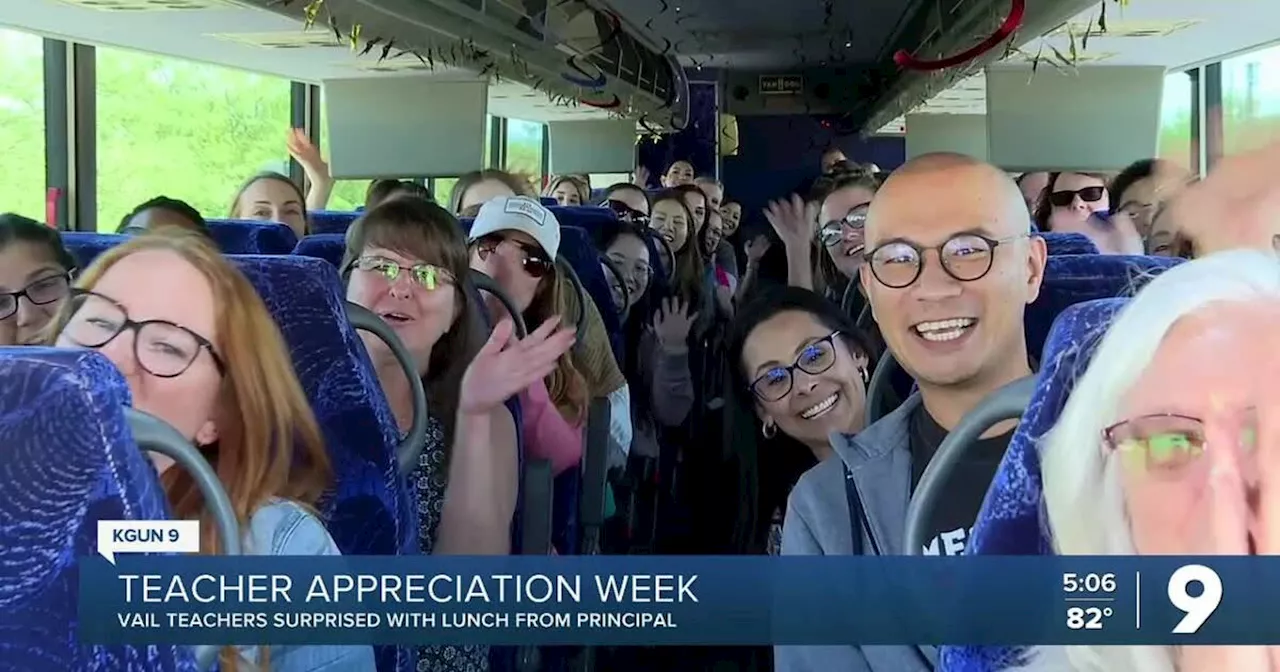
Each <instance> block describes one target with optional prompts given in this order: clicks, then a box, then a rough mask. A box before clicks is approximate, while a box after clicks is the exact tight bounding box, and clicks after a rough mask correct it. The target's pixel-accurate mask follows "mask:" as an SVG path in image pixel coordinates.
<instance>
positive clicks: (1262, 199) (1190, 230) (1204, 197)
mask: <svg viewBox="0 0 1280 672" xmlns="http://www.w3.org/2000/svg"><path fill="white" fill-rule="evenodd" d="M1277 172H1280V142H1276V143H1273V144H1271V145H1268V146H1267V147H1264V148H1262V149H1259V150H1255V151H1252V152H1248V153H1245V154H1237V155H1234V156H1230V157H1226V158H1224V159H1223V160H1222V163H1220V164H1218V166H1216V167H1215V168H1214V169H1213V171H1211V172H1210V173H1209V175H1208V177H1206V178H1205V179H1203V180H1201V181H1200V182H1198V183H1196V184H1193V185H1191V186H1190V187H1188V188H1187V189H1186V191H1184V192H1183V193H1181V194H1179V195H1178V196H1177V197H1175V198H1174V200H1173V201H1172V203H1170V204H1169V206H1168V208H1169V210H1168V213H1167V215H1166V216H1168V217H1172V218H1173V223H1174V226H1175V228H1176V229H1177V230H1178V231H1179V232H1180V233H1181V234H1182V235H1183V236H1185V237H1186V238H1188V239H1190V240H1191V241H1192V242H1193V243H1194V246H1195V253H1196V255H1197V256H1203V255H1206V254H1211V253H1213V252H1217V251H1220V250H1229V249H1235V248H1257V249H1264V250H1274V249H1275V241H1276V236H1277V235H1280V182H1278V181H1277V180H1276V179H1275V175H1276V174H1277Z"/></svg>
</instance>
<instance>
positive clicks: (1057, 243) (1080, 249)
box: [1038, 233, 1098, 257]
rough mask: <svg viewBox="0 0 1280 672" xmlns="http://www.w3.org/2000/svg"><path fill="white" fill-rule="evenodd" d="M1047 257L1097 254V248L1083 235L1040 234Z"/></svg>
mask: <svg viewBox="0 0 1280 672" xmlns="http://www.w3.org/2000/svg"><path fill="white" fill-rule="evenodd" d="M1038 235H1039V236H1040V237H1041V238H1044V245H1045V247H1046V248H1048V252H1049V256H1051V257H1060V256H1062V255H1064V254H1098V246H1097V245H1096V244H1094V242H1093V241H1092V240H1090V239H1089V236H1086V235H1084V234H1083V233H1041V234H1038Z"/></svg>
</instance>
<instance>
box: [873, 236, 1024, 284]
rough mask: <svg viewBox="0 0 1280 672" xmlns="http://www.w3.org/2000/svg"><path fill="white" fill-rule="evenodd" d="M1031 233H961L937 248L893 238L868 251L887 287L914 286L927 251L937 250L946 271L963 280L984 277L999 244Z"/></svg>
mask: <svg viewBox="0 0 1280 672" xmlns="http://www.w3.org/2000/svg"><path fill="white" fill-rule="evenodd" d="M1027 235H1029V234H1026V233H1020V234H1018V235H1015V236H1009V237H1007V238H1001V239H998V240H997V239H994V238H988V237H987V236H984V235H982V234H978V233H959V234H956V235H954V236H952V237H950V238H948V239H947V240H946V241H945V242H944V243H942V244H941V245H938V246H937V247H922V246H920V245H917V244H916V243H913V242H911V241H907V240H891V241H889V242H887V243H883V244H881V245H880V246H879V247H877V248H876V249H874V250H872V251H871V252H869V253H867V255H866V260H867V263H869V264H870V265H871V274H872V275H874V276H875V278H876V280H878V281H879V282H880V284H882V285H884V286H885V287H889V288H892V289H902V288H903V287H910V286H911V284H912V283H914V282H915V281H916V280H917V279H919V278H920V273H921V272H922V271H923V270H924V253H925V252H926V251H927V250H937V252H938V259H939V260H940V261H941V262H942V270H944V271H946V273H947V275H949V276H951V277H953V278H955V279H956V280H959V281H961V282H972V281H974V280H978V279H981V278H982V277H983V276H984V275H986V274H987V273H988V272H990V271H991V264H992V262H993V261H994V259H995V249H996V246H998V245H1000V244H1001V243H1007V242H1009V241H1012V240H1017V239H1018V238H1023V237H1025V236H1027Z"/></svg>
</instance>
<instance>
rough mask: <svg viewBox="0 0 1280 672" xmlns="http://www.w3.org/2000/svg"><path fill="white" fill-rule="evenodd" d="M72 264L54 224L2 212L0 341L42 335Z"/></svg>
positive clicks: (67, 283) (68, 280) (19, 341)
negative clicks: (49, 224) (53, 227)
mask: <svg viewBox="0 0 1280 672" xmlns="http://www.w3.org/2000/svg"><path fill="white" fill-rule="evenodd" d="M74 269H75V260H74V259H73V258H72V257H71V255H70V254H69V253H68V252H67V249H66V248H65V247H63V246H62V237H61V236H60V235H59V234H58V231H57V229H52V228H49V227H47V226H45V225H44V224H41V223H40V222H37V221H35V220H33V219H27V218H26V217H23V216H21V215H14V214H4V215H0V345H30V344H33V343H36V342H37V341H39V340H40V338H41V330H42V329H44V327H45V325H47V324H48V323H49V321H50V320H52V319H53V317H54V315H56V314H57V312H58V308H59V307H60V306H61V305H62V303H63V301H64V300H65V299H66V298H67V292H68V290H69V289H70V287H71V273H72V271H73V270H74Z"/></svg>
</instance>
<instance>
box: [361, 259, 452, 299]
mask: <svg viewBox="0 0 1280 672" xmlns="http://www.w3.org/2000/svg"><path fill="white" fill-rule="evenodd" d="M352 266H354V267H356V268H358V269H360V270H362V271H365V272H368V273H377V274H379V275H381V276H382V277H384V278H386V279H387V282H395V281H396V280H397V279H399V278H400V274H401V273H404V272H408V273H409V277H410V278H413V281H414V282H415V283H417V284H418V285H419V286H421V287H424V288H426V289H427V290H429V291H431V290H435V288H436V287H439V286H440V285H442V284H453V274H452V273H450V272H449V271H447V270H445V269H443V268H440V267H439V266H435V265H433V264H415V265H413V266H401V265H400V264H397V263H396V262H394V261H391V260H390V259H384V258H382V257H360V258H358V259H356V260H355V261H354V262H352Z"/></svg>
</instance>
